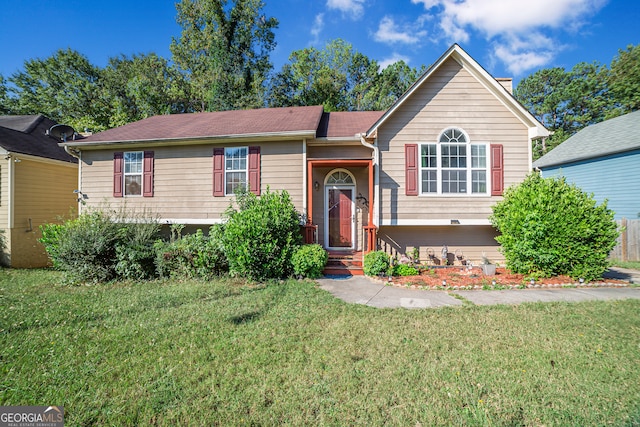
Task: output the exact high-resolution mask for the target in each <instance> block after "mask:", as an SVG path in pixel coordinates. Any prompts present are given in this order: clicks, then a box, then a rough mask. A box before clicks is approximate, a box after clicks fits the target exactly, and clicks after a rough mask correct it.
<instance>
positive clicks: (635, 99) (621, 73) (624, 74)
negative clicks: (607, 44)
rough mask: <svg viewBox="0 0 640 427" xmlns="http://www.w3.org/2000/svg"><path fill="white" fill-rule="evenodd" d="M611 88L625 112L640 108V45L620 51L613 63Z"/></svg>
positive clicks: (610, 80) (610, 76) (610, 79)
mask: <svg viewBox="0 0 640 427" xmlns="http://www.w3.org/2000/svg"><path fill="white" fill-rule="evenodd" d="M609 86H610V87H611V91H612V92H613V94H614V96H615V99H616V101H617V102H618V103H620V105H621V107H622V108H623V109H624V111H625V112H629V111H635V110H637V109H638V108H640V44H638V45H636V46H632V45H629V46H627V49H626V50H622V49H620V50H619V51H618V56H616V57H615V58H614V59H613V62H611V73H610V75H609Z"/></svg>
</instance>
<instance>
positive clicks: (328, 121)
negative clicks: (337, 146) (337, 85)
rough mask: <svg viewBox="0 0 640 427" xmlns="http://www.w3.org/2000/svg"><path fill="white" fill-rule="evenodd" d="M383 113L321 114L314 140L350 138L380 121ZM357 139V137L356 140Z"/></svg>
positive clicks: (349, 112)
mask: <svg viewBox="0 0 640 427" xmlns="http://www.w3.org/2000/svg"><path fill="white" fill-rule="evenodd" d="M383 114H384V111H335V112H332V113H323V114H322V119H321V120H320V124H319V125H318V132H317V134H316V138H328V139H331V138H351V139H354V138H355V136H356V135H359V134H361V133H362V132H364V131H365V129H368V128H369V127H371V125H372V124H373V123H375V122H376V120H378V119H380V117H382V115H383ZM357 139H359V136H358V138H357Z"/></svg>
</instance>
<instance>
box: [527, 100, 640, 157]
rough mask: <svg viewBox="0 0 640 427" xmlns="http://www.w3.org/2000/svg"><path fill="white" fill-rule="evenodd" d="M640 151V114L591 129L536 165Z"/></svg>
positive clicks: (615, 119)
mask: <svg viewBox="0 0 640 427" xmlns="http://www.w3.org/2000/svg"><path fill="white" fill-rule="evenodd" d="M638 149H640V111H634V112H633V113H629V114H625V115H624V116H620V117H616V118H613V119H609V120H605V121H604V122H600V123H597V124H595V125H591V126H588V127H586V128H584V129H582V130H580V131H579V132H578V133H576V134H575V135H573V136H572V137H570V138H569V139H567V140H566V141H564V142H563V143H562V144H560V145H558V146H557V147H556V148H554V149H553V150H551V151H549V152H548V153H547V154H545V155H544V156H542V157H540V158H539V159H538V160H536V161H535V162H533V167H534V168H545V167H550V166H557V165H562V164H566V163H573V162H577V161H581V160H587V159H593V158H595V157H602V156H608V155H612V154H617V153H622V152H625V151H631V150H638Z"/></svg>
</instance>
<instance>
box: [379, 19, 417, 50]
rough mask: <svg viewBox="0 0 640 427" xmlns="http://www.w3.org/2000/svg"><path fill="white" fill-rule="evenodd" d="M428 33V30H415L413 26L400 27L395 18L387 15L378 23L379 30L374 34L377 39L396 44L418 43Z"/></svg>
mask: <svg viewBox="0 0 640 427" xmlns="http://www.w3.org/2000/svg"><path fill="white" fill-rule="evenodd" d="M426 35H427V33H426V31H414V30H413V29H411V28H405V29H402V30H400V29H398V26H397V25H396V23H395V21H394V20H393V18H391V17H389V16H385V17H384V18H382V21H380V25H378V30H377V31H376V32H375V34H374V35H373V38H374V40H375V41H378V42H382V43H388V44H395V43H404V44H416V43H418V42H420V40H422V38H424V37H425V36H426Z"/></svg>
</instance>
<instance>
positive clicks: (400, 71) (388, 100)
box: [365, 61, 424, 111]
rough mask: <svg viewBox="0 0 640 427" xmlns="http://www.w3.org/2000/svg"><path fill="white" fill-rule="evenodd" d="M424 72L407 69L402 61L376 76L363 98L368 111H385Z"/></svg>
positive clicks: (407, 66)
mask: <svg viewBox="0 0 640 427" xmlns="http://www.w3.org/2000/svg"><path fill="white" fill-rule="evenodd" d="M423 71H424V67H422V68H421V69H420V70H417V69H415V68H411V67H409V65H407V63H405V62H404V61H398V62H395V63H393V64H391V65H389V66H388V67H386V68H385V69H383V70H382V71H381V72H380V73H378V75H377V76H376V80H375V82H374V84H373V86H372V87H371V90H369V92H368V93H367V94H366V96H365V104H366V105H367V107H368V108H367V109H370V110H380V111H381V110H386V109H388V108H389V107H391V105H393V103H394V102H396V101H397V100H398V98H400V96H402V94H403V93H404V92H405V91H406V90H407V89H409V87H410V86H411V85H412V84H413V83H414V82H415V81H416V80H417V79H418V77H419V76H420V75H421V74H422V72H423Z"/></svg>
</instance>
